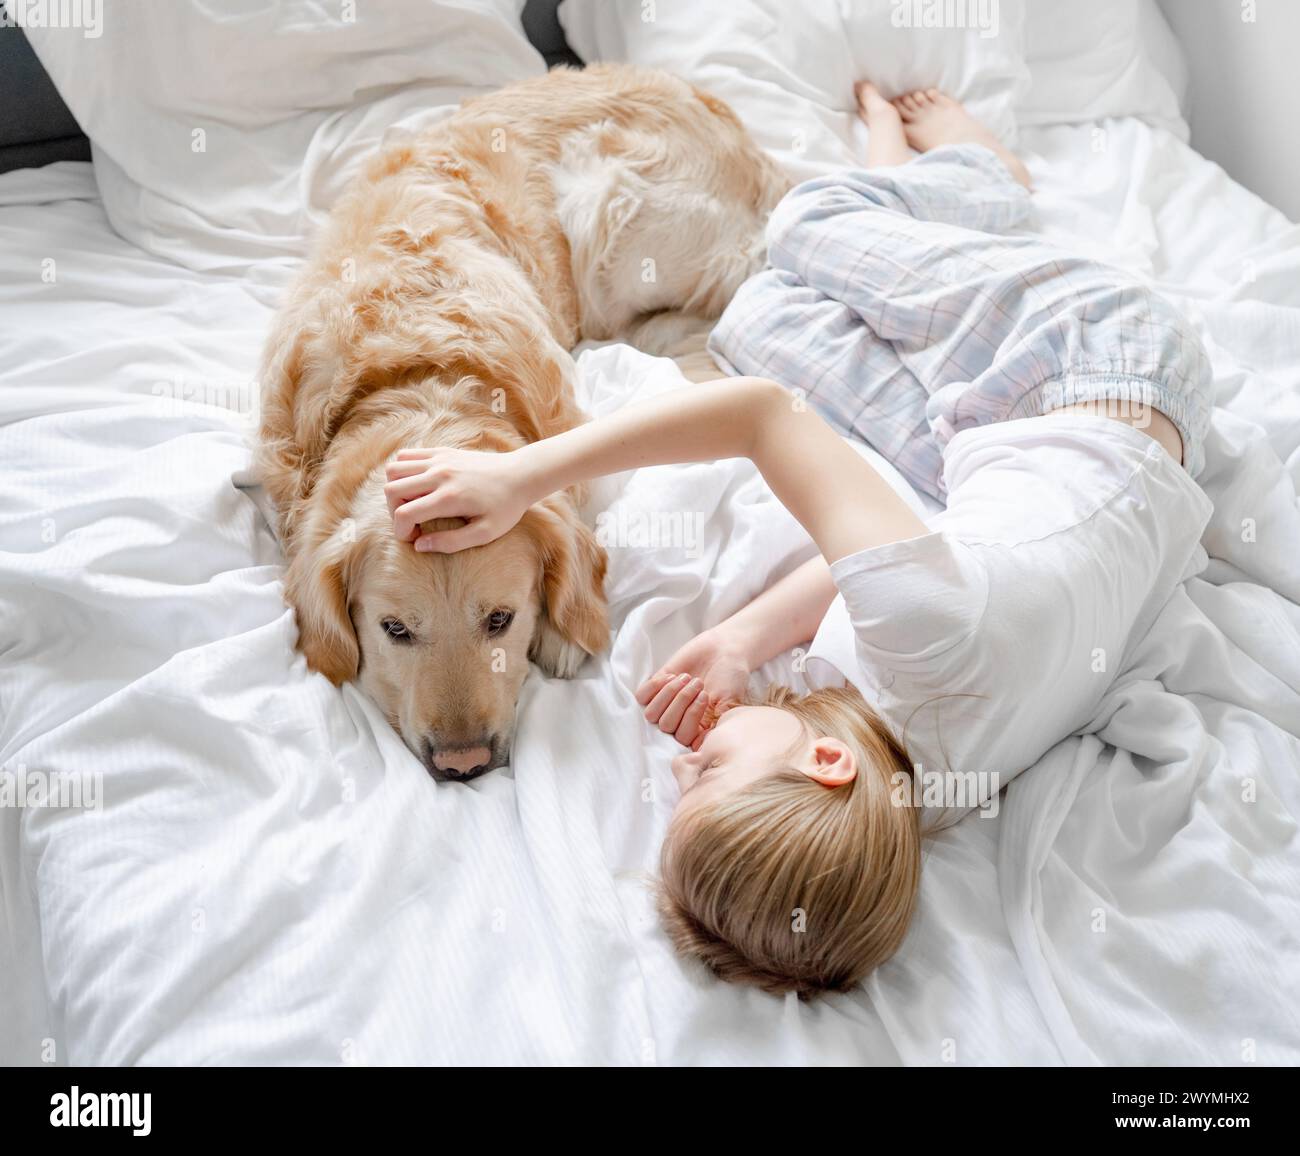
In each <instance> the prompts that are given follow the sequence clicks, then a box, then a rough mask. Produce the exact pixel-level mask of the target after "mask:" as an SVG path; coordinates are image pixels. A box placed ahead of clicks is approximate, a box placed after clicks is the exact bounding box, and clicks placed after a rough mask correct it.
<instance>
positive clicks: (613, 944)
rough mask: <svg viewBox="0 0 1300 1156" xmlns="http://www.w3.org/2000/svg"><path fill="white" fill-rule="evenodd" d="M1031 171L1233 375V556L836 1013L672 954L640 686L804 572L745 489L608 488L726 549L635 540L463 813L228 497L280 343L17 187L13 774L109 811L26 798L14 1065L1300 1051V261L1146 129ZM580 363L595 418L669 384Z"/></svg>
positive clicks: (661, 806)
mask: <svg viewBox="0 0 1300 1156" xmlns="http://www.w3.org/2000/svg"><path fill="white" fill-rule="evenodd" d="M1098 134H1101V135H1100V136H1099V135H1098ZM1024 137H1025V138H1026V139H1025V140H1024V141H1023V142H1022V143H1024V144H1025V145H1027V146H1029V147H1031V148H1032V149H1034V150H1035V153H1036V156H1035V157H1034V158H1033V169H1034V172H1035V175H1036V177H1037V178H1038V182H1039V186H1040V192H1039V201H1040V205H1041V211H1042V218H1043V223H1044V227H1045V228H1046V229H1048V230H1049V231H1051V232H1055V233H1058V234H1066V233H1068V234H1071V235H1073V236H1075V237H1076V238H1077V239H1078V243H1080V244H1087V245H1089V246H1093V247H1096V248H1097V249H1098V250H1100V251H1103V252H1105V253H1106V255H1108V256H1110V257H1111V259H1115V260H1120V261H1122V262H1123V263H1126V264H1129V265H1131V266H1133V267H1136V268H1139V269H1142V270H1144V271H1145V272H1146V273H1147V274H1148V275H1150V276H1152V277H1153V278H1154V279H1156V280H1157V282H1158V283H1159V284H1160V285H1161V286H1162V287H1163V288H1164V289H1165V290H1166V291H1169V292H1172V293H1174V294H1176V295H1177V296H1178V297H1179V299H1180V300H1182V301H1184V302H1185V303H1186V304H1187V305H1188V308H1189V309H1190V310H1191V311H1192V313H1193V316H1194V318H1195V319H1196V321H1197V323H1198V324H1199V325H1200V326H1201V327H1202V330H1203V332H1204V333H1205V335H1206V338H1207V340H1208V341H1209V342H1210V347H1211V351H1212V353H1213V355H1214V358H1215V365H1216V369H1217V371H1218V376H1219V379H1220V387H1221V389H1222V391H1223V400H1224V402H1225V404H1226V407H1227V408H1226V409H1225V411H1224V412H1222V413H1220V414H1219V415H1217V417H1216V423H1215V427H1214V434H1213V439H1212V445H1211V468H1210V470H1209V472H1208V473H1207V475H1206V478H1205V484H1206V487H1207V489H1208V490H1209V492H1210V494H1211V496H1212V497H1213V498H1214V499H1215V500H1216V503H1217V505H1218V508H1217V511H1216V516H1215V519H1214V522H1213V524H1212V526H1211V527H1210V530H1209V532H1208V534H1207V538H1206V542H1207V546H1208V547H1209V549H1210V552H1211V554H1212V555H1214V557H1215V560H1214V561H1213V562H1212V563H1211V569H1210V570H1209V571H1208V572H1207V573H1206V574H1205V575H1203V576H1202V577H1200V578H1198V579H1195V580H1193V581H1191V582H1189V583H1188V584H1187V585H1186V587H1185V589H1184V590H1183V591H1182V592H1181V593H1180V595H1179V596H1178V597H1177V598H1176V599H1175V600H1174V602H1173V603H1171V605H1170V607H1169V608H1168V610H1167V612H1166V613H1165V615H1164V616H1163V617H1162V618H1161V620H1160V621H1159V622H1158V623H1157V625H1156V627H1155V629H1153V631H1152V633H1151V635H1150V636H1149V637H1148V638H1147V639H1146V640H1145V641H1144V643H1143V644H1142V646H1141V647H1140V648H1139V650H1138V653H1137V655H1136V656H1135V665H1134V668H1133V672H1132V674H1131V676H1130V677H1126V678H1125V679H1123V680H1121V689H1120V690H1118V691H1117V693H1116V695H1115V696H1114V714H1113V717H1112V718H1111V721H1110V723H1109V724H1108V726H1107V727H1106V729H1105V730H1104V731H1103V732H1102V734H1101V735H1100V736H1099V737H1088V738H1084V739H1072V740H1067V741H1066V742H1065V743H1063V744H1062V745H1061V746H1060V747H1059V748H1057V749H1056V750H1054V751H1053V752H1052V753H1051V754H1049V755H1048V756H1047V757H1046V758H1045V759H1044V760H1043V761H1042V764H1041V765H1040V766H1038V767H1035V768H1033V769H1031V770H1030V771H1028V772H1026V773H1025V774H1024V775H1022V776H1020V777H1019V778H1018V779H1017V780H1015V782H1013V783H1012V784H1011V785H1010V787H1009V788H1008V789H1007V792H1006V795H1005V798H1004V802H1003V807H1002V810H1001V814H1000V815H999V817H998V818H996V819H991V820H990V819H981V818H972V819H969V820H967V821H965V822H963V823H962V824H959V825H958V827H956V828H955V829H953V830H951V831H949V832H946V833H944V834H942V835H940V836H939V837H937V838H935V839H934V840H933V841H932V842H931V843H930V844H929V849H928V854H927V862H926V868H925V872H924V882H923V890H922V901H921V907H920V911H919V914H918V917H917V920H916V924H915V927H914V931H913V934H912V935H911V936H910V938H909V940H908V942H907V945H906V946H905V949H904V950H903V952H902V953H901V954H900V955H899V956H898V957H897V958H896V959H895V960H893V961H891V963H889V964H888V965H887V966H886V967H884V968H882V969H881V970H880V971H879V972H878V973H877V974H876V975H875V976H874V977H873V978H872V979H871V980H870V981H869V982H868V983H867V984H866V986H865V987H864V988H863V990H861V991H859V992H855V993H853V994H851V995H847V996H835V997H831V998H828V999H825V1000H823V1001H820V1002H816V1003H813V1004H811V1005H803V1004H800V1003H799V1002H798V1001H797V1000H795V999H794V998H793V997H789V998H786V999H778V998H773V997H769V996H765V995H762V994H760V993H757V992H753V991H747V990H743V989H739V988H734V987H729V986H726V985H723V984H720V983H718V982H715V981H713V980H712V979H710V978H709V977H707V976H706V975H704V974H703V973H702V972H701V971H700V970H699V969H697V968H694V967H687V966H683V965H681V964H679V963H678V962H677V960H676V959H675V958H674V956H673V955H672V953H671V951H670V949H669V948H668V946H667V944H666V942H665V940H664V938H663V936H662V935H661V934H660V932H659V930H658V927H657V924H656V921H655V919H654V915H653V911H652V910H651V906H650V903H649V892H648V889H647V887H646V884H645V876H646V874H647V873H648V872H652V871H653V870H654V866H655V862H656V857H657V851H658V844H659V839H660V837H661V835H662V831H663V827H664V825H665V823H666V820H667V816H668V813H669V809H670V806H671V800H672V786H671V778H670V776H669V774H668V772H667V766H666V763H667V756H668V755H669V754H670V752H671V751H672V749H673V744H672V742H671V740H669V739H667V738H665V737H663V736H660V735H658V734H657V733H655V732H652V731H650V730H649V729H648V728H646V727H645V726H644V724H643V723H642V722H641V721H640V719H639V714H638V711H637V709H636V707H635V705H634V703H633V701H632V698H631V692H630V688H631V687H633V686H634V685H635V684H636V682H637V681H639V679H640V677H641V676H642V675H643V674H644V673H645V672H646V671H647V670H649V669H650V668H651V667H652V666H653V665H654V664H655V663H656V662H659V661H662V660H663V659H664V658H665V657H666V656H667V655H668V654H669V653H670V652H671V651H672V650H673V649H674V648H675V647H676V646H677V645H678V644H680V643H681V642H682V641H684V640H685V639H686V638H687V637H688V636H689V635H690V634H691V633H692V632H693V631H694V630H697V629H698V628H700V627H701V626H703V625H704V624H706V623H707V622H710V621H713V620H715V619H716V618H718V617H719V616H721V615H723V614H725V613H727V612H728V611H730V610H731V609H733V608H735V607H736V606H738V605H740V604H741V603H742V602H743V601H744V600H746V599H747V598H748V597H750V596H752V595H753V594H754V593H756V592H757V591H758V590H759V589H760V588H762V587H763V586H764V585H765V584H766V583H767V582H768V581H769V580H770V579H771V578H772V577H773V576H775V575H777V574H778V573H780V572H783V571H784V570H785V569H786V568H789V567H791V566H793V565H794V564H795V563H796V562H797V561H799V560H801V559H802V558H803V557H805V556H806V555H807V554H808V553H809V551H810V545H809V543H808V542H807V540H806V538H805V537H804V535H803V534H802V531H800V530H799V528H798V527H797V526H796V525H794V523H792V522H791V520H790V519H789V518H788V516H786V515H785V514H784V513H783V512H782V511H781V510H780V508H779V506H777V505H776V504H775V502H774V500H773V499H772V497H771V495H770V494H769V493H768V492H767V491H766V490H765V488H764V487H763V486H762V485H761V483H760V482H759V481H758V479H757V478H756V477H755V476H754V475H753V473H752V471H751V470H750V469H749V468H748V467H744V466H741V465H739V464H736V463H721V464H717V465H711V466H692V467H679V468H671V469H660V470H654V471H642V472H640V473H638V474H636V475H632V476H631V477H625V478H620V479H613V480H610V481H609V482H607V483H604V484H602V485H601V486H600V487H598V488H597V490H596V492H595V494H594V495H593V512H595V511H598V510H600V509H608V510H610V512H611V513H615V514H617V513H618V512H619V510H621V511H622V512H623V516H624V518H625V519H632V520H631V521H627V522H626V524H627V525H629V526H632V525H635V518H637V517H648V516H652V515H653V514H654V513H655V512H668V511H695V512H698V513H699V514H700V515H702V519H701V521H700V523H699V524H700V525H701V526H702V529H703V534H702V538H701V539H700V541H699V542H698V543H687V544H686V545H685V546H682V547H676V548H667V549H658V550H647V549H639V548H619V549H614V550H612V551H611V571H610V580H609V585H608V589H609V593H610V598H611V605H612V616H613V621H614V624H615V626H616V628H617V633H616V636H615V639H614V643H613V646H612V648H611V650H610V652H609V654H608V655H607V656H605V657H602V658H600V659H599V660H597V661H593V662H591V663H590V664H589V665H588V666H587V667H586V668H585V669H584V671H583V672H582V676H581V677H580V678H579V679H577V680H574V681H571V682H563V681H552V680H546V679H544V678H542V677H541V676H540V675H537V674H534V676H533V677H532V678H531V679H530V681H529V682H528V684H527V685H526V687H525V691H524V695H523V699H522V701H521V703H520V717H519V727H518V737H517V741H516V747H515V762H514V766H513V768H512V769H510V770H508V771H502V772H497V773H494V774H492V775H489V776H486V777H485V778H483V779H481V780H478V781H476V782H475V783H474V784H472V785H470V786H461V785H456V784H434V783H433V782H432V781H431V780H429V778H428V777H427V775H425V774H424V773H423V772H422V771H421V770H420V769H419V767H418V765H417V764H416V762H415V760H414V758H413V756H411V755H410V754H409V753H408V752H407V751H406V749H405V748H404V747H403V746H402V744H401V742H400V741H399V740H398V738H397V736H396V735H395V734H393V733H392V731H391V730H390V729H389V727H388V726H387V724H386V723H385V722H384V721H383V719H382V718H381V717H380V716H379V715H378V713H377V712H376V711H375V710H374V709H373V708H372V707H371V706H370V704H369V703H368V702H367V701H366V700H365V699H364V698H363V697H362V696H361V695H360V694H358V693H357V692H356V691H355V690H353V689H351V688H344V689H342V690H337V689H335V688H334V687H332V686H331V685H330V684H329V683H328V682H326V681H325V680H324V679H323V678H322V677H320V676H318V675H313V674H310V673H309V672H308V671H307V669H306V667H305V665H304V663H303V661H302V659H301V658H300V657H298V656H297V655H296V654H295V653H294V652H293V650H292V641H293V637H294V627H293V620H292V616H291V614H290V612H289V611H288V610H287V609H286V608H285V606H284V605H283V603H282V601H281V597H280V582H279V557H278V551H277V547H276V544H275V541H274V539H273V536H272V534H271V532H270V530H269V529H268V527H267V525H266V523H265V521H264V519H263V518H262V516H261V515H260V513H259V511H258V508H257V505H256V504H255V503H254V501H253V500H252V498H251V497H250V496H249V494H248V492H246V491H245V490H241V489H240V488H238V484H239V483H241V482H245V481H247V480H248V479H247V476H246V472H245V471H246V468H247V465H248V450H247V447H246V444H245V438H246V435H247V433H248V431H249V429H250V427H251V425H252V424H253V421H254V419H255V403H254V402H253V400H252V399H253V396H254V395H253V392H252V390H251V377H252V374H253V373H254V370H255V365H256V358H257V353H258V349H259V345H260V342H261V340H262V336H263V333H264V331H265V327H266V325H267V321H268V316H269V314H268V311H267V309H266V307H265V306H264V305H263V304H261V303H260V302H259V301H258V300H257V297H256V296H255V295H254V293H253V292H251V291H250V287H249V286H246V285H245V284H244V283H243V281H242V279H241V278H238V277H216V276H210V275H201V274H197V273H193V272H189V271H185V270H182V269H180V268H177V267H175V266H171V265H168V264H165V263H163V262H161V261H159V260H157V259H154V258H150V257H146V256H144V255H143V254H141V253H140V252H139V251H137V250H134V249H132V248H131V247H130V246H129V245H127V244H126V243H124V242H122V241H120V240H119V239H117V238H116V237H114V235H113V234H112V233H111V231H110V230H109V229H108V227H107V224H106V220H105V218H104V214H103V212H102V209H101V208H100V206H99V203H98V199H97V196H96V194H95V188H94V183H93V180H92V178H91V176H90V171H89V168H88V166H81V165H67V164H65V165H58V166H54V167H52V168H49V169H45V170H41V171H39V172H22V173H15V174H9V175H7V176H5V177H0V461H3V463H4V466H3V471H4V472H3V478H4V492H3V501H2V502H0V615H2V616H3V626H2V628H0V629H2V631H3V634H2V646H0V768H3V770H4V772H6V773H11V774H16V773H19V772H30V771H36V772H53V771H74V772H98V773H100V774H102V782H103V796H104V798H103V807H102V809H101V810H99V811H89V812H83V811H78V810H75V809H58V808H49V807H44V808H29V809H27V810H25V811H20V810H18V809H15V808H0V884H2V886H3V909H4V921H3V924H0V927H3V932H4V939H3V940H2V941H0V974H3V975H5V976H6V982H5V983H4V984H3V985H0V1062H7V1063H37V1062H42V1061H45V1060H48V1059H49V1058H50V1055H51V1052H50V1048H51V1045H50V1044H48V1043H43V1041H53V1058H54V1059H55V1060H56V1061H57V1062H66V1063H78V1062H80V1063H132V1062H134V1063H177V1062H202V1063H231V1062H244V1063H285V1062H309V1063H320V1064H338V1063H371V1064H378V1063H398V1062H446V1063H471V1062H496V1063H505V1062H516V1061H535V1062H548V1063H575V1062H588V1063H626V1064H647V1063H687V1062H708V1063H727V1064H741V1063H760V1062H779V1063H803V1062H814V1063H836V1062H843V1063H852V1062H882V1063H891V1062H900V1061H901V1062H908V1063H919V1064H938V1063H951V1062H955V1063H961V1064H968V1063H991V1062H1015V1063H1061V1062H1075V1063H1090V1062H1104V1063H1156V1062H1171V1063H1183V1062H1190V1063H1217V1064H1235V1063H1248V1062H1252V1061H1258V1062H1265V1063H1295V1062H1298V1061H1300V1018H1298V1017H1300V998H1297V997H1298V996H1300V991H1298V990H1297V985H1298V983H1300V944H1298V943H1297V934H1298V933H1297V928H1300V839H1298V838H1297V819H1298V818H1300V738H1297V736H1300V605H1298V604H1300V513H1298V512H1297V501H1296V485H1297V481H1300V320H1298V318H1300V314H1298V313H1297V312H1296V308H1297V306H1300V232H1298V231H1297V230H1296V228H1295V227H1293V226H1290V225H1289V224H1288V223H1287V222H1286V221H1285V220H1284V219H1283V218H1282V217H1281V216H1280V215H1279V214H1277V213H1276V212H1274V211H1273V210H1271V209H1269V208H1268V207H1267V206H1265V205H1263V204H1262V203H1261V202H1259V201H1258V200H1257V199H1256V198H1254V197H1252V196H1251V195H1250V194H1248V193H1246V192H1245V191H1244V190H1242V189H1240V188H1238V187H1237V186H1235V185H1233V184H1232V183H1231V182H1230V181H1229V180H1228V179H1227V178H1226V177H1225V176H1224V175H1223V174H1222V173H1221V172H1220V171H1219V170H1218V169H1217V168H1215V167H1214V166H1213V165H1210V164H1209V163H1208V162H1205V161H1203V160H1202V159H1201V158H1199V157H1197V156H1196V155H1195V154H1194V153H1192V152H1191V151H1190V150H1188V149H1187V148H1186V147H1185V146H1183V145H1181V144H1180V143H1179V142H1177V141H1176V140H1175V139H1174V138H1173V137H1171V136H1169V135H1168V134H1166V133H1163V132H1160V131H1157V130H1152V129H1149V128H1146V127H1144V126H1143V125H1141V124H1139V123H1137V122H1135V121H1116V122H1106V123H1104V124H1101V125H1083V126H1077V127H1073V128H1058V129H1045V130H1030V131H1027V132H1026V133H1025V134H1024ZM1099 140H1100V141H1101V142H1102V147H1101V148H1098V144H1097V142H1098V141H1099ZM1116 222H1118V225H1116ZM47 260H52V261H53V262H54V266H53V268H54V270H55V280H54V282H53V283H46V282H45V281H43V280H42V272H43V271H46V276H47V277H48V270H49V268H50V266H48V265H43V262H46V261H47ZM580 365H581V368H582V371H583V389H584V393H585V396H586V398H587V400H588V401H589V404H590V405H591V407H592V408H593V409H594V410H596V411H597V412H599V411H602V410H604V409H607V408H610V407H613V406H615V405H617V404H618V403H619V402H620V401H621V400H623V399H624V398H625V397H626V396H628V395H629V394H631V393H640V392H644V391H646V390H647V389H663V388H671V387H673V386H674V385H676V384H677V383H678V378H677V376H676V370H675V368H674V367H673V366H672V365H671V363H668V362H664V361H659V360H656V359H651V358H647V357H644V356H642V355H640V354H637V353H635V352H634V351H632V350H629V349H628V348H626V347H622V346H611V347H607V348H604V349H597V350H592V351H589V352H587V353H585V354H584V355H583V357H582V360H581V362H580ZM178 399H181V400H178ZM184 399H190V400H184ZM1103 740H1104V742H1103ZM1243 795H1244V796H1245V799H1251V800H1253V801H1245V799H1243Z"/></svg>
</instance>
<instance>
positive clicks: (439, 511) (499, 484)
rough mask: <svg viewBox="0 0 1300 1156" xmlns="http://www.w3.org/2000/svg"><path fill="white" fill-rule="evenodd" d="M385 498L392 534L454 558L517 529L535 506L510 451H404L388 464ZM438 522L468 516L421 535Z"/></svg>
mask: <svg viewBox="0 0 1300 1156" xmlns="http://www.w3.org/2000/svg"><path fill="white" fill-rule="evenodd" d="M386 473H387V476H388V484H387V485H386V486H384V498H385V499H386V500H387V502H388V510H389V512H390V513H391V514H392V515H393V530H394V532H395V533H396V534H397V537H398V538H400V539H401V540H402V541H403V542H414V543H415V548H416V549H417V550H419V551H421V552H422V553H428V552H434V551H436V552H438V553H443V554H450V553H453V552H454V551H456V550H464V549H466V548H468V547H470V546H483V545H486V544H487V543H488V542H491V541H493V540H494V539H496V538H499V537H501V535H502V534H504V533H506V531H508V530H511V529H513V528H514V526H515V524H516V523H517V522H518V521H519V519H520V518H522V517H523V516H524V511H525V510H527V509H528V507H529V506H530V505H531V504H532V498H531V496H530V495H529V494H528V492H527V485H526V478H525V476H524V472H523V470H522V469H521V468H520V467H519V466H518V464H517V461H516V459H515V455H514V454H512V453H503V454H494V453H484V452H482V451H479V450H458V449H449V448H443V449H432V450H426V449H405V450H401V451H399V453H398V455H397V458H396V460H394V461H391V462H389V463H388V468H387V471H386ZM434 518H464V519H465V522H466V524H465V525H464V526H462V527H460V528H459V529H455V530H438V531H436V532H433V533H429V534H421V533H420V523H421V522H427V521H430V520H432V519H434Z"/></svg>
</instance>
